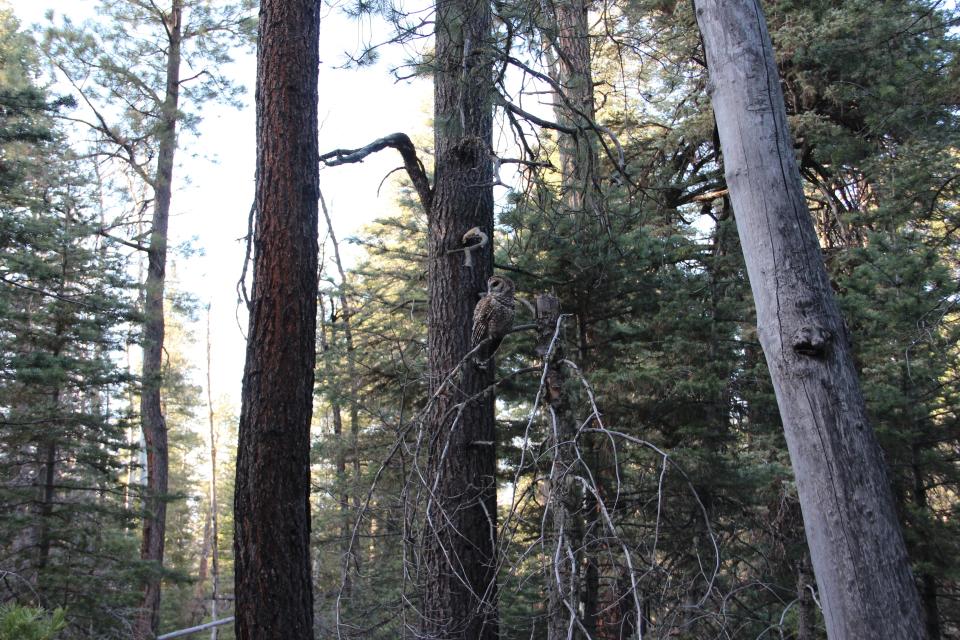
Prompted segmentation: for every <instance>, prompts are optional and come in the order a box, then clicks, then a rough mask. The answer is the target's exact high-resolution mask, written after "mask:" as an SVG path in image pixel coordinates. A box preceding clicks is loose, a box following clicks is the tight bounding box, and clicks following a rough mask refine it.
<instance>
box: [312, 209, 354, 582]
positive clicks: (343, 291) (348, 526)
mask: <svg viewBox="0 0 960 640" xmlns="http://www.w3.org/2000/svg"><path fill="white" fill-rule="evenodd" d="M320 207H321V210H322V212H323V219H324V221H325V222H326V223H327V234H328V235H329V236H330V243H331V244H332V245H333V260H334V263H335V264H336V267H337V273H338V274H339V275H340V295H339V296H338V297H339V298H340V312H341V314H342V315H343V339H344V340H345V341H346V345H347V371H346V373H347V379H348V380H349V382H348V383H347V384H348V386H349V390H348V393H349V394H350V397H349V402H350V411H349V419H350V456H351V458H352V460H351V463H352V467H353V479H352V482H351V487H350V491H349V492H344V493H343V494H342V495H341V503H340V505H341V512H342V513H343V515H344V520H343V523H344V528H343V530H344V537H343V549H344V556H343V557H344V562H350V563H351V564H352V565H353V568H352V570H353V571H355V572H357V573H360V571H361V561H360V557H359V555H358V554H354V555H353V557H352V558H349V557H348V554H347V551H348V550H349V549H350V546H351V545H350V537H351V536H352V532H353V527H352V522H351V520H352V519H351V517H350V513H349V503H348V498H349V495H350V494H352V495H353V510H354V513H356V514H358V515H359V513H360V509H361V505H360V380H359V377H358V376H357V361H356V358H357V351H356V348H355V346H354V344H353V310H352V308H351V306H350V299H349V298H348V297H347V272H346V271H345V270H344V268H343V261H342V260H341V259H340V243H339V242H337V234H336V231H335V230H334V228H333V220H331V219H330V212H329V211H327V205H326V202H325V201H324V199H323V194H322V193H321V194H320ZM331 331H332V332H335V331H336V327H335V326H333V323H331ZM333 411H334V414H333V418H334V428H335V429H336V431H337V436H338V438H337V472H338V474H339V476H338V477H339V478H342V479H343V480H344V481H345V480H346V460H345V455H344V448H343V440H342V434H343V417H342V414H341V411H340V401H339V399H338V398H334V402H333ZM343 486H345V483H342V484H341V487H343ZM345 569H347V571H345V572H344V577H343V579H344V585H343V590H344V593H346V594H349V593H350V580H349V577H348V574H349V571H350V568H349V567H345Z"/></svg>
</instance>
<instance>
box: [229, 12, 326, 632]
mask: <svg viewBox="0 0 960 640" xmlns="http://www.w3.org/2000/svg"><path fill="white" fill-rule="evenodd" d="M319 8H320V7H319V3H318V2H316V0H263V1H262V2H261V5H260V21H259V46H258V50H257V93H256V104H257V181H256V210H257V212H258V215H257V224H256V228H255V230H254V239H253V240H254V265H253V292H252V296H251V301H250V325H249V327H250V328H249V332H248V339H247V355H246V365H245V367H244V375H243V393H242V405H241V412H240V433H239V443H238V450H237V481H236V497H235V502H234V509H235V541H234V550H235V561H236V618H237V626H236V635H237V638H239V639H241V640H247V639H254V638H255V639H257V640H271V639H280V638H283V639H294V640H297V639H303V638H312V637H313V594H312V591H311V586H312V585H311V578H310V570H311V567H310V546H309V545H310V506H309V495H310V457H309V453H310V418H311V413H312V400H313V376H314V371H313V369H314V364H315V349H316V345H315V341H316V311H317V279H316V277H317V251H318V245H317V218H318V205H317V199H318V196H319V187H318V173H317V166H318V162H319V153H318V150H317V68H318V66H319V51H318V44H319V25H320V22H319V20H320V15H319Z"/></svg>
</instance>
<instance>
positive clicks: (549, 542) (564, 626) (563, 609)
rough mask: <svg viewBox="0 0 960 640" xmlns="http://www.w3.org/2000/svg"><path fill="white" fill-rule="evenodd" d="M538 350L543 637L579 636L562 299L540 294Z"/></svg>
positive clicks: (578, 522)
mask: <svg viewBox="0 0 960 640" xmlns="http://www.w3.org/2000/svg"><path fill="white" fill-rule="evenodd" d="M536 309H537V354H538V355H539V356H540V357H541V358H543V365H544V366H545V367H546V368H547V374H546V378H545V380H544V385H545V389H544V393H543V401H544V405H545V407H546V412H547V428H548V430H549V431H548V435H547V444H548V450H549V451H550V452H551V461H550V472H549V474H548V486H547V491H548V493H547V518H546V520H545V525H546V527H548V529H547V530H546V531H544V532H543V537H544V548H545V551H546V553H547V554H549V558H548V560H547V568H548V570H549V572H550V575H548V576H547V594H548V598H547V639H548V640H567V639H568V638H579V637H582V629H581V626H582V624H583V622H582V620H579V619H578V618H579V614H578V610H579V608H580V597H581V581H582V576H581V575H580V572H581V568H580V565H581V556H582V546H583V514H582V511H581V507H582V505H583V492H582V490H581V488H580V485H579V483H578V480H577V478H576V474H577V468H576V467H577V465H578V462H577V461H578V459H579V456H578V454H577V424H576V421H575V420H574V417H573V411H572V407H571V402H570V395H569V393H570V392H569V390H568V389H567V388H566V387H567V379H566V375H565V374H564V370H563V367H564V362H563V359H564V352H563V342H562V336H561V333H560V325H559V323H560V301H559V300H558V299H557V298H556V296H552V295H549V294H544V295H539V296H537V300H536Z"/></svg>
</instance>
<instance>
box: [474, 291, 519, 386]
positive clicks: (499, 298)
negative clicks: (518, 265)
mask: <svg viewBox="0 0 960 640" xmlns="http://www.w3.org/2000/svg"><path fill="white" fill-rule="evenodd" d="M513 290H514V285H513V281H512V280H511V279H510V278H507V277H506V276H492V277H491V278H490V279H488V280H487V295H485V296H484V297H483V298H481V299H480V302H478V303H477V306H476V307H475V308H474V310H473V342H472V345H471V348H476V347H477V345H480V344H481V343H483V346H481V347H480V349H479V350H478V351H477V352H476V353H475V354H474V356H473V362H474V364H476V366H477V368H479V369H485V368H486V367H487V365H488V364H489V362H490V359H491V358H493V354H494V352H496V350H497V348H498V347H499V346H500V343H501V342H503V338H504V336H505V335H507V332H508V331H510V328H511V327H512V326H513V313H514V308H513ZM484 341H486V342H484Z"/></svg>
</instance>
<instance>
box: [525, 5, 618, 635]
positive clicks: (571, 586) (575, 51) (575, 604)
mask: <svg viewBox="0 0 960 640" xmlns="http://www.w3.org/2000/svg"><path fill="white" fill-rule="evenodd" d="M591 4H592V2H591V1H590V0H552V1H550V2H544V3H543V10H544V11H545V12H546V15H544V17H543V24H542V25H541V29H542V32H543V35H544V38H545V39H546V40H547V43H548V44H549V48H548V52H549V54H548V55H549V57H550V74H551V76H552V78H553V80H554V82H555V83H556V86H555V88H554V95H553V103H554V113H555V116H556V120H557V123H559V124H560V125H562V126H564V127H565V128H567V129H570V130H574V131H576V134H570V133H563V132H562V133H559V134H558V139H557V146H558V151H559V164H560V176H561V183H560V201H561V203H562V214H563V215H564V216H566V215H569V216H572V217H575V218H576V219H577V221H578V222H577V229H578V230H579V231H580V232H582V233H591V232H593V231H594V230H595V229H596V227H595V226H594V224H593V223H594V222H595V221H597V220H599V221H603V220H605V216H604V215H603V214H602V211H601V209H600V197H599V196H600V194H599V192H598V190H597V188H596V183H595V181H594V176H595V174H596V164H597V153H596V145H595V135H594V132H593V130H592V127H593V122H594V119H595V109H594V100H593V71H592V68H591V57H590V29H589V24H588V18H589V8H590V5H591ZM541 301H544V302H545V301H546V299H543V298H541V299H538V305H539V304H540V302H541ZM573 304H574V306H576V307H581V306H582V305H584V304H589V303H588V302H585V301H583V300H575V301H574V302H573ZM540 311H541V310H540V309H539V308H538V313H540ZM556 312H557V313H558V314H559V309H557V310H556ZM581 317H583V316H582V315H581ZM538 322H539V321H538ZM546 329H547V330H549V331H550V336H541V341H542V339H543V338H544V337H546V338H547V339H549V338H550V337H552V333H553V330H554V327H547V328H546ZM581 339H582V340H583V341H584V344H585V341H586V332H583V333H582V335H581ZM562 352H563V349H562V346H560V345H557V349H556V351H555V353H554V357H553V358H552V361H551V362H549V363H548V366H549V367H550V368H551V372H550V376H551V379H550V382H551V386H550V387H549V389H550V390H551V392H552V393H551V395H550V396H549V398H548V399H547V402H548V405H549V406H550V412H551V413H550V416H551V421H552V422H551V424H552V425H555V427H556V431H555V432H553V431H552V432H551V434H550V436H549V438H548V440H549V441H550V442H551V449H550V450H551V451H553V456H554V459H553V461H552V464H551V467H550V469H551V478H550V492H551V493H550V499H549V505H548V506H549V511H550V516H551V517H550V518H549V519H548V521H549V522H550V523H551V525H552V531H551V532H550V533H549V536H550V538H551V540H550V549H551V551H552V552H553V553H554V555H553V558H552V561H551V562H550V563H549V564H548V566H549V569H550V571H551V575H550V576H548V580H547V584H548V605H547V606H548V610H549V613H548V616H547V637H548V638H549V639H551V640H554V639H561V638H563V639H565V638H567V637H568V633H570V629H573V634H574V637H579V635H580V633H581V626H582V628H583V629H585V630H586V632H587V635H594V634H595V632H596V623H597V612H598V609H599V598H600V588H599V577H600V572H599V566H598V563H599V557H598V556H599V555H600V554H601V553H602V552H601V551H600V550H599V549H597V548H596V547H595V546H593V547H589V546H585V545H584V531H585V529H587V528H588V526H587V524H585V523H584V515H585V514H587V513H588V511H589V514H588V515H589V516H590V518H591V522H590V525H589V528H590V529H594V530H595V529H596V528H597V527H598V526H602V525H600V523H599V522H597V521H596V516H597V515H598V514H599V509H598V508H596V507H597V505H596V503H595V500H594V498H593V496H590V497H589V498H588V502H590V504H591V507H592V509H590V510H587V509H584V508H583V506H584V505H583V491H582V490H581V488H580V487H579V485H578V484H577V483H576V479H575V477H574V476H575V475H576V473H577V471H576V466H577V464H578V463H577V460H578V459H579V458H580V456H579V454H578V451H577V447H578V444H577V442H576V430H577V425H576V424H574V418H573V415H572V414H571V400H570V398H568V397H566V395H567V393H568V391H567V390H565V389H564V388H563V387H564V386H565V384H566V383H565V379H564V378H565V376H564V372H563V370H562V366H563V364H562V361H563V353H562ZM580 364H581V365H582V366H585V363H584V361H581V363H580ZM553 421H555V422H553ZM582 443H584V444H585V445H586V447H585V448H586V450H587V451H586V452H585V453H586V458H587V459H588V460H589V461H590V462H593V461H596V460H597V459H598V456H597V455H595V453H596V449H597V448H598V446H599V445H598V443H597V442H596V440H595V439H594V438H593V437H591V436H590V435H587V436H586V437H584V438H583V439H582ZM592 466H593V468H592V469H591V473H592V475H593V477H595V478H596V479H597V480H598V482H600V483H602V482H603V480H604V479H603V478H601V470H600V469H599V465H592ZM555 476H556V477H555ZM588 547H589V549H588ZM558 551H559V553H557V552H558ZM585 554H586V556H587V557H586V558H585V561H586V565H585V566H581V565H582V564H583V561H584V557H583V556H584V555H585ZM581 604H582V610H581ZM572 616H577V617H579V618H580V621H579V623H578V624H573V625H571V624H570V623H571V620H572Z"/></svg>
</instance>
